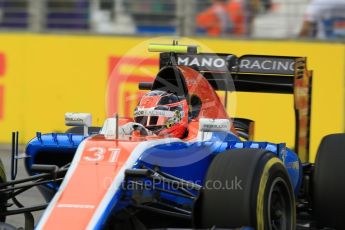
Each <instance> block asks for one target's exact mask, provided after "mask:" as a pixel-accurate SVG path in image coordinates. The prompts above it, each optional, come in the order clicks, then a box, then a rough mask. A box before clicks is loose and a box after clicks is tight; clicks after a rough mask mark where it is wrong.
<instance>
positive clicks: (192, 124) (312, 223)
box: [0, 43, 345, 230]
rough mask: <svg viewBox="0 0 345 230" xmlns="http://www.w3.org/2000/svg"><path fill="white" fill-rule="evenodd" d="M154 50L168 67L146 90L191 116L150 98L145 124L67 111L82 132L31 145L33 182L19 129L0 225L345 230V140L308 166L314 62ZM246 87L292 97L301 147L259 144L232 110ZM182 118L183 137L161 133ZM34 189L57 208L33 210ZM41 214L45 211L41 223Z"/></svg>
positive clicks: (41, 138) (332, 143)
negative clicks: (96, 121) (20, 170)
mask: <svg viewBox="0 0 345 230" xmlns="http://www.w3.org/2000/svg"><path fill="white" fill-rule="evenodd" d="M149 49H150V50H151V51H157V52H160V71H159V72H158V74H157V75H156V77H155V80H154V81H153V82H142V83H139V89H141V90H147V91H148V92H157V91H159V93H151V94H150V95H153V94H154V95H155V96H157V95H158V94H159V95H161V99H162V100H163V99H164V95H168V94H169V95H173V96H174V97H173V99H172V100H173V101H172V102H169V103H173V104H174V103H175V102H176V101H180V100H181V101H186V102H187V103H186V104H185V105H184V108H185V109H187V110H188V111H187V112H186V111H181V110H178V108H180V107H179V106H174V109H172V107H167V106H162V105H160V104H159V103H158V104H157V103H156V104H155V103H153V102H152V100H151V101H150V100H148V101H146V102H145V103H146V105H149V107H147V108H145V109H142V110H136V111H135V112H134V113H135V119H133V118H123V117H119V116H118V115H116V116H114V117H111V118H108V119H106V121H105V122H104V125H103V127H99V128H97V127H91V115H90V114H79V113H67V114H66V116H65V122H66V125H70V126H74V127H72V128H71V129H69V130H68V131H67V132H66V133H49V134H41V133H37V135H36V137H35V138H33V139H32V140H31V141H30V142H29V143H28V144H27V147H26V155H27V156H26V157H25V166H26V169H27V171H28V173H29V174H30V176H29V177H28V178H24V179H17V180H15V178H16V171H17V161H18V158H20V155H18V134H17V133H13V151H12V170H11V174H12V175H11V180H7V178H6V176H5V173H4V169H3V166H2V165H1V167H0V178H1V181H0V182H1V184H0V197H1V199H0V218H1V220H0V221H2V222H4V221H5V217H6V216H8V215H15V214H19V213H24V214H25V220H26V223H25V228H26V229H32V228H35V229H152V228H184V229H186V228H198V229H206V228H212V229H216V228H222V229H232V228H243V229H258V230H265V229H291V230H293V229H322V228H331V229H345V218H344V217H345V208H344V207H345V195H344V194H345V180H344V179H341V177H342V176H343V175H345V167H344V165H345V153H344V150H345V135H344V134H332V135H329V136H326V137H324V139H323V140H322V142H321V144H320V147H319V149H318V153H317V158H316V163H315V164H312V163H310V162H309V134H310V116H311V90H312V87H311V85H312V72H311V71H308V70H307V67H306V58H303V57H284V56H262V55H244V56H241V57H236V56H235V55H232V54H214V53H200V52H199V49H198V47H196V46H183V45H177V44H176V43H175V44H174V45H151V46H150V48H149ZM235 90H236V91H240V92H253V93H272V94H273V93H279V94H291V95H293V97H292V98H293V99H294V109H295V115H296V119H295V121H296V125H295V130H296V132H295V133H296V135H295V146H294V149H290V148H288V147H286V145H285V144H284V143H271V142H256V141H253V127H254V121H251V120H249V119H244V118H230V117H229V116H228V115H227V112H226V111H227V110H226V107H227V104H228V102H227V98H228V97H227V96H228V95H227V93H228V92H233V91H235ZM216 91H224V93H223V94H225V97H224V98H225V99H224V101H222V100H221V99H220V97H219V96H218V95H217V93H216ZM162 95H163V96H162ZM174 100H176V101H174ZM176 103H177V102H176ZM152 105H157V106H152ZM248 106H249V105H248ZM176 111H178V112H176ZM254 112H255V111H253V113H254ZM161 115H165V116H167V117H168V119H160V117H159V116H161ZM145 117H146V119H147V120H145V123H143V122H142V120H143V118H145ZM181 119H185V120H186V122H187V123H186V125H185V132H184V133H183V136H182V137H180V138H176V137H172V136H170V135H161V134H159V135H157V133H155V130H153V129H151V127H150V125H152V123H158V121H159V120H162V121H163V122H162V123H161V124H160V126H161V127H163V128H164V127H169V128H171V127H174V121H175V120H181ZM143 124H149V125H148V126H146V125H143ZM34 186H37V187H38V188H39V189H40V191H41V193H42V194H43V196H44V197H45V199H46V200H47V204H42V205H37V206H33V207H23V205H22V204H21V203H20V202H19V201H18V200H17V199H16V196H17V195H18V194H20V193H22V192H24V191H26V190H27V189H30V188H32V187H34ZM12 203H14V204H15V205H16V206H17V208H13V207H11V204H12ZM37 210H45V211H44V213H43V215H42V217H41V218H40V220H39V221H38V224H37V225H36V226H34V221H33V217H32V214H31V212H33V211H37ZM1 226H6V227H7V228H9V229H10V226H9V225H8V224H3V225H1Z"/></svg>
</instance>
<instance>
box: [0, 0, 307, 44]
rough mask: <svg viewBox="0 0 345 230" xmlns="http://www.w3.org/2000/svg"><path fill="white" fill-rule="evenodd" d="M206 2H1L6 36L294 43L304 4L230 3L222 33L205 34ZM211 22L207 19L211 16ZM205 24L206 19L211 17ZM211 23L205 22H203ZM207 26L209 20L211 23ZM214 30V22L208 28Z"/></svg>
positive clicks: (294, 0) (302, 0)
mask: <svg viewBox="0 0 345 230" xmlns="http://www.w3.org/2000/svg"><path fill="white" fill-rule="evenodd" d="M217 2H218V1H211V0H140V1H139V0H0V28H1V30H5V31H35V32H54V33H102V34H132V35H134V34H136V35H150V36H153V35H162V34H164V35H180V36H194V35H200V36H203V35H210V36H222V37H233V36H235V37H243V38H289V39H290V38H296V37H298V36H297V35H298V32H299V30H300V29H301V26H302V18H303V14H304V11H305V8H306V6H307V4H308V2H309V1H308V0H229V1H219V2H224V3H225V4H227V7H226V13H228V14H230V16H229V17H230V19H231V20H228V22H227V24H231V25H230V26H229V30H228V31H226V32H224V33H213V34H212V33H210V32H209V31H208V29H205V28H202V26H201V25H200V23H202V22H203V21H202V20H201V22H198V20H196V19H198V17H200V16H201V14H202V13H203V12H205V11H207V10H208V9H209V8H211V7H212V6H213V5H215V4H217ZM211 17H212V16H211ZM207 19H210V15H209V17H208V18H207ZM208 21H209V22H210V20H208ZM211 21H212V18H211ZM213 24H214V25H213V27H216V26H217V25H216V24H219V23H217V22H215V23H213Z"/></svg>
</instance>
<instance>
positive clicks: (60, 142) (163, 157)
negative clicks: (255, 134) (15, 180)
mask: <svg viewBox="0 0 345 230" xmlns="http://www.w3.org/2000/svg"><path fill="white" fill-rule="evenodd" d="M83 139H84V137H83V136H82V135H77V134H56V133H52V134H44V135H41V134H40V133H38V134H37V137H36V138H34V139H32V140H31V141H30V142H29V144H28V145H27V148H26V153H27V154H28V155H30V156H31V157H30V158H27V159H26V162H25V165H26V169H27V170H28V172H29V174H33V172H32V171H31V166H32V164H37V163H40V164H43V163H44V164H53V163H54V162H47V161H48V160H47V159H52V160H53V161H54V160H55V161H58V162H60V164H65V163H66V162H68V161H71V160H72V158H73V155H74V153H75V151H76V150H77V148H78V145H79V144H80V143H81V142H82V141H83ZM238 148H254V149H266V150H268V151H271V152H272V153H274V154H276V155H277V156H278V157H279V158H280V159H281V160H282V161H283V162H284V164H285V166H286V169H287V172H288V174H289V176H290V179H291V182H292V185H293V187H294V190H295V193H296V194H297V192H298V191H299V188H300V184H301V178H302V165H301V163H300V161H299V158H298V156H297V154H296V153H294V152H293V151H292V150H290V149H289V148H285V144H273V143H269V142H253V141H241V140H239V139H238V137H237V136H235V135H233V134H232V133H231V132H213V133H212V134H211V137H210V138H209V139H207V140H206V141H200V140H199V141H190V142H183V141H176V142H171V143H168V144H160V145H155V146H153V147H151V148H148V149H146V150H144V152H143V153H142V154H141V157H140V158H139V159H138V160H137V162H136V163H135V165H134V168H140V167H143V166H144V167H147V168H154V167H156V166H159V170H160V171H161V172H164V173H167V174H170V175H173V176H175V177H177V178H181V179H183V180H186V181H190V182H193V183H195V184H199V185H203V184H204V178H205V174H206V172H207V169H208V167H209V165H210V163H211V161H212V159H213V157H214V156H215V155H216V154H220V153H222V152H225V151H227V150H231V149H238ZM44 159H45V160H46V161H45V162H42V160H44ZM184 162H191V163H187V164H184ZM60 166H62V165H60ZM243 167H245V166H243ZM46 186H48V188H49V189H50V190H53V191H56V190H57V189H58V187H59V185H58V184H53V183H50V184H49V185H46ZM194 192H195V191H194ZM127 193H128V194H127V195H128V196H129V195H131V194H130V193H131V192H128V191H127ZM151 193H152V191H147V192H145V193H143V194H142V195H143V196H147V197H150V196H152V194H151ZM123 194H124V191H123V189H120V190H119V191H118V192H117V193H116V194H115V196H114V197H113V199H112V200H111V202H110V203H109V204H108V206H107V211H106V212H105V214H104V216H102V217H101V219H100V221H99V222H98V223H99V226H97V227H96V229H98V228H101V227H103V224H104V223H105V222H106V219H107V218H108V215H109V213H112V212H117V211H120V210H122V209H123V208H124V207H126V206H128V205H129V204H130V202H131V201H129V200H126V199H125V200H123V199H121V197H123ZM195 195H197V194H195ZM161 197H163V198H164V199H165V200H171V201H173V202H174V203H177V204H181V205H184V206H186V205H187V206H190V207H192V200H189V199H186V198H183V197H177V196H174V195H171V194H167V193H162V194H161Z"/></svg>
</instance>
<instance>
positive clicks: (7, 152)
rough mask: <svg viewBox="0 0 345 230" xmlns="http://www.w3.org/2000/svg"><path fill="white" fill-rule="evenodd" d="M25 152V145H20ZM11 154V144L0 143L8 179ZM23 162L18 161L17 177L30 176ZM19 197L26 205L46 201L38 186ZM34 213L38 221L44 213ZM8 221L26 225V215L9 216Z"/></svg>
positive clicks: (0, 151) (20, 151)
mask: <svg viewBox="0 0 345 230" xmlns="http://www.w3.org/2000/svg"><path fill="white" fill-rule="evenodd" d="M23 152H24V146H20V147H19V153H23ZM10 156H11V146H10V145H2V144H0V157H1V160H2V161H3V163H4V166H5V169H6V173H7V179H9V175H10V167H11V164H10V162H11V161H10ZM23 163H24V162H23V160H20V161H19V162H18V175H17V179H19V178H24V177H27V176H28V174H27V173H26V170H25V167H24V164H23ZM17 198H18V200H19V201H20V202H21V203H22V204H23V205H24V206H32V205H38V204H44V203H45V201H44V199H43V197H42V196H41V193H40V192H39V191H38V190H37V189H36V188H32V189H30V190H28V191H26V192H24V193H22V194H21V195H19V196H18V197H17ZM14 208H15V207H11V209H14ZM33 214H34V218H35V222H36V223H37V221H38V220H39V217H40V216H41V214H42V211H39V212H34V213H33ZM6 222H7V223H8V224H11V225H14V226H16V227H24V215H23V214H20V215H14V216H8V217H7V219H6Z"/></svg>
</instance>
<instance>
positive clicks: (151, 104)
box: [134, 90, 188, 138]
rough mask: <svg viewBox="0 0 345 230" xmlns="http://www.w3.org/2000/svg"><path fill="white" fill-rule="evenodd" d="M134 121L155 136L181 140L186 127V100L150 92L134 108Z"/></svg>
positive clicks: (169, 94)
mask: <svg viewBox="0 0 345 230" xmlns="http://www.w3.org/2000/svg"><path fill="white" fill-rule="evenodd" d="M134 120H135V122H137V123H140V124H142V125H143V126H145V127H146V128H147V129H148V130H150V131H152V132H153V133H154V134H156V135H166V136H171V137H176V138H182V137H184V136H185V134H186V130H187V125H188V104H187V100H186V99H182V100H181V99H180V98H179V97H178V96H177V95H175V94H174V93H170V92H166V91H161V90H153V91H150V92H148V93H146V94H145V95H144V96H143V97H142V98H141V100H140V101H139V104H138V106H137V107H136V108H135V110H134Z"/></svg>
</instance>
